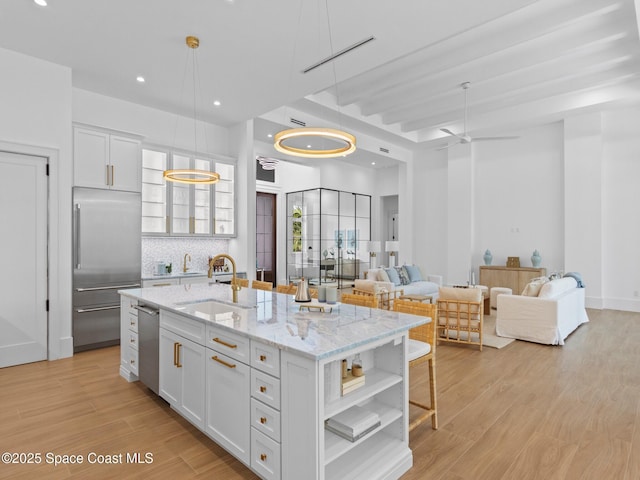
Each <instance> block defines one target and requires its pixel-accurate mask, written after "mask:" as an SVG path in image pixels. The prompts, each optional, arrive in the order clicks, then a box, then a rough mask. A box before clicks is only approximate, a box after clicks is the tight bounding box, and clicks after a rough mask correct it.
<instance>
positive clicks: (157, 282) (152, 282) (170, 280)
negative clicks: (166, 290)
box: [142, 278, 180, 288]
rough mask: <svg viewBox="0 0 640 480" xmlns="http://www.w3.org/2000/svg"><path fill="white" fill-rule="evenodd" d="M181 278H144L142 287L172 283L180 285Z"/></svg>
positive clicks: (163, 285)
mask: <svg viewBox="0 0 640 480" xmlns="http://www.w3.org/2000/svg"><path fill="white" fill-rule="evenodd" d="M179 284H180V279H179V278H159V279H157V280H143V281H142V288H147V287H169V286H171V285H179Z"/></svg>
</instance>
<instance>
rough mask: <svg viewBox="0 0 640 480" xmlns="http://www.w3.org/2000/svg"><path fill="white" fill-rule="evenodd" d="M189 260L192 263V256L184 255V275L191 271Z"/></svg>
mask: <svg viewBox="0 0 640 480" xmlns="http://www.w3.org/2000/svg"><path fill="white" fill-rule="evenodd" d="M187 258H189V261H191V255H189V254H188V253H185V254H184V265H183V266H182V271H183V272H184V273H187V270H189V267H187Z"/></svg>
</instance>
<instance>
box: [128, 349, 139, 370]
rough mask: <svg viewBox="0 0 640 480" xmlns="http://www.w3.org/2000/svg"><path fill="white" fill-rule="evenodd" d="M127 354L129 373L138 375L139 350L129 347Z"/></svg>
mask: <svg viewBox="0 0 640 480" xmlns="http://www.w3.org/2000/svg"><path fill="white" fill-rule="evenodd" d="M127 354H128V355H127V364H128V365H129V371H130V372H131V373H133V374H134V375H138V349H137V348H133V347H127Z"/></svg>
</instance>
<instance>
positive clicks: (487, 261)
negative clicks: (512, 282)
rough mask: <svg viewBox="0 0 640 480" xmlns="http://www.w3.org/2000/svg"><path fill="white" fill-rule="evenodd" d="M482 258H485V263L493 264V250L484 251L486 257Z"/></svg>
mask: <svg viewBox="0 0 640 480" xmlns="http://www.w3.org/2000/svg"><path fill="white" fill-rule="evenodd" d="M482 258H484V264H485V265H491V260H493V255H491V252H490V251H489V250H487V251H486V252H484V257H482Z"/></svg>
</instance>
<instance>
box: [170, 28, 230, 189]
mask: <svg viewBox="0 0 640 480" xmlns="http://www.w3.org/2000/svg"><path fill="white" fill-rule="evenodd" d="M186 43H187V47H189V48H190V49H191V51H192V53H193V75H192V78H193V128H194V149H195V152H194V154H195V155H196V156H197V155H198V142H197V115H196V56H195V55H196V49H197V48H198V47H199V46H200V39H199V38H198V37H194V36H191V35H190V36H188V37H187V38H186ZM185 74H186V72H185ZM181 98H182V96H181ZM176 128H177V121H176ZM162 176H163V177H164V178H165V179H166V180H168V181H170V182H178V183H188V184H199V185H202V184H208V185H211V184H214V183H218V181H219V180H220V174H219V173H216V172H211V171H208V170H197V169H193V168H188V169H175V170H165V171H164V173H163V174H162Z"/></svg>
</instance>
